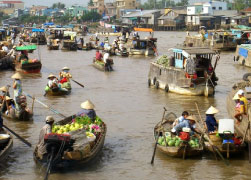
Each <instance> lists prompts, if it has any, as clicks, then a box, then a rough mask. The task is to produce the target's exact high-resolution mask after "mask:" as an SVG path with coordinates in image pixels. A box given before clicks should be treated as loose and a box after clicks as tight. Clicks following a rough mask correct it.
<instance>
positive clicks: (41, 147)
mask: <svg viewBox="0 0 251 180" xmlns="http://www.w3.org/2000/svg"><path fill="white" fill-rule="evenodd" d="M45 123H46V124H45V125H44V127H43V128H42V129H41V131H40V134H39V141H38V145H37V156H38V157H39V158H40V160H47V159H46V158H47V144H46V143H45V142H44V137H45V135H46V134H49V133H52V125H53V123H54V118H53V117H52V116H47V117H46V121H45Z"/></svg>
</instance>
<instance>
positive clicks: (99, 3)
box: [88, 0, 105, 15]
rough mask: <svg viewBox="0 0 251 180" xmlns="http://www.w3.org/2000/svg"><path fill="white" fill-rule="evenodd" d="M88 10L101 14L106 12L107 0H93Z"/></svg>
mask: <svg viewBox="0 0 251 180" xmlns="http://www.w3.org/2000/svg"><path fill="white" fill-rule="evenodd" d="M88 10H90V11H96V12H97V13H99V14H100V15H103V14H104V13H105V1H104V0H93V5H92V6H88Z"/></svg>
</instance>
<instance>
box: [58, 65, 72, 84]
mask: <svg viewBox="0 0 251 180" xmlns="http://www.w3.org/2000/svg"><path fill="white" fill-rule="evenodd" d="M69 70H70V68H68V67H66V66H65V67H63V68H62V71H61V72H60V73H59V80H60V83H61V84H63V83H65V82H68V81H70V78H72V75H71V74H70V73H69Z"/></svg>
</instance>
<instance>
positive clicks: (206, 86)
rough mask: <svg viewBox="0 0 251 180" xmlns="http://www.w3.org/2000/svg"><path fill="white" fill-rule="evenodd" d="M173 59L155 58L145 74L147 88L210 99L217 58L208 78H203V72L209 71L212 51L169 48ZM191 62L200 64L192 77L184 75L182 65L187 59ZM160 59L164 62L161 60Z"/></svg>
mask: <svg viewBox="0 0 251 180" xmlns="http://www.w3.org/2000/svg"><path fill="white" fill-rule="evenodd" d="M172 51H173V56H172V57H170V58H168V57H167V56H166V55H164V56H162V57H161V58H159V59H158V60H157V61H156V62H151V63H150V70H149V74H148V85H149V86H154V87H155V88H156V89H158V88H160V89H163V90H165V91H166V92H169V91H170V92H174V93H178V94H184V95H193V96H198V95H204V96H206V97H207V96H210V95H213V94H214V89H215V86H216V85H217V83H216V81H217V80H218V78H217V77H216V75H215V68H216V65H217V61H218V59H219V56H217V58H216V61H215V64H214V68H213V70H212V71H211V72H210V74H207V75H205V73H204V72H205V71H206V72H207V70H208V69H209V66H211V67H212V65H211V64H212V57H213V55H215V54H216V53H215V51H212V50H210V49H208V48H195V47H191V48H186V47H181V48H180V47H177V48H173V49H172ZM189 56H190V57H191V60H192V61H194V60H197V61H199V62H200V64H199V65H198V66H196V67H194V69H193V71H194V72H195V75H196V76H195V77H196V78H194V74H192V75H188V73H187V72H186V67H185V62H186V61H187V58H188V57H189ZM163 58H164V59H163Z"/></svg>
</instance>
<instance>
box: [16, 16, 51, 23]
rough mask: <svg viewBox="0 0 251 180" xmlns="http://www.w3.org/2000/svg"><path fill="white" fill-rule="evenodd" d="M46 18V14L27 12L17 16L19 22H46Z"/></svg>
mask: <svg viewBox="0 0 251 180" xmlns="http://www.w3.org/2000/svg"><path fill="white" fill-rule="evenodd" d="M46 19H47V16H31V15H29V14H25V15H22V16H21V17H19V18H18V20H19V22H20V23H21V24H26V23H36V24H38V23H44V22H46Z"/></svg>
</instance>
